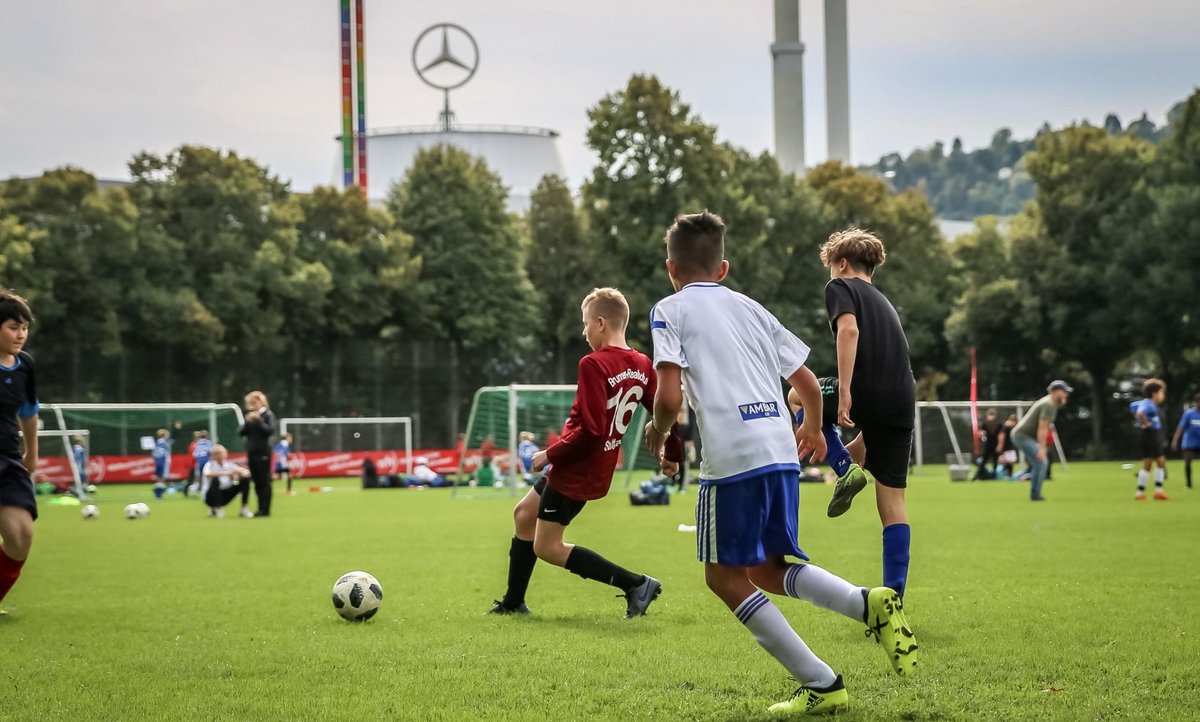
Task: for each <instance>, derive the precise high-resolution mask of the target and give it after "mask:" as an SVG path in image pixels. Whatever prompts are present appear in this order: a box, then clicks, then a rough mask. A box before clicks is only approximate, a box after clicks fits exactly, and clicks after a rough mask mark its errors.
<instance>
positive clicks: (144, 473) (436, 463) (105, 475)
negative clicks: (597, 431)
mask: <svg viewBox="0 0 1200 722" xmlns="http://www.w3.org/2000/svg"><path fill="white" fill-rule="evenodd" d="M419 457H424V458H425V459H426V460H427V461H428V463H429V468H431V469H433V470H434V471H436V472H437V473H439V474H450V473H454V472H456V471H458V452H457V451H455V450H454V449H419V450H418V449H414V450H413V463H414V464H415V463H416V460H417V459H418V458H419ZM479 458H480V457H479V452H478V451H470V452H467V458H466V463H465V465H464V470H466V471H474V470H475V467H476V466H478V465H479ZM229 459H230V460H231V461H233V462H234V463H235V464H241V465H243V466H244V465H245V464H246V455H245V454H230V455H229ZM366 459H370V460H371V461H372V462H374V463H375V470H376V471H377V472H378V473H379V474H407V473H408V468H407V459H406V458H405V454H404V451H403V450H399V451H396V450H389V451H315V452H308V453H303V452H293V453H292V454H291V455H290V461H291V466H292V473H293V475H294V476H295V477H296V478H303V477H308V478H319V477H327V476H358V475H360V474H361V473H362V465H363V461H364V460H366ZM494 460H495V463H496V465H497V466H498V467H499V468H501V469H504V468H507V466H508V454H496V455H495V457H494ZM191 462H192V459H191V457H190V456H187V455H186V454H174V455H172V456H171V466H170V468H169V470H168V476H169V477H170V478H172V479H184V478H187V475H188V474H187V472H188V466H189V465H190V464H191ZM274 463H275V460H274V459H272V460H271V464H272V468H274ZM37 475H38V481H48V482H50V483H52V484H69V483H71V482H72V481H73V479H72V477H71V466H70V463H69V462H68V461H67V459H66V457H53V456H51V457H43V458H40V459H38V466H37ZM87 480H88V482H89V483H92V484H101V483H104V482H130V481H135V482H136V481H146V482H149V481H154V459H153V458H151V457H150V456H149V455H148V454H146V455H139V456H102V455H98V456H93V457H91V458H89V459H88V462H87Z"/></svg>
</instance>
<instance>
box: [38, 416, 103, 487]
mask: <svg viewBox="0 0 1200 722" xmlns="http://www.w3.org/2000/svg"><path fill="white" fill-rule="evenodd" d="M37 435H38V468H37V481H38V483H41V482H49V483H51V484H54V485H55V486H56V487H58V488H59V489H60V490H64V489H67V488H70V489H73V490H74V494H75V496H76V497H78V498H79V499H81V500H83V499H87V498H88V495H87V459H88V458H89V457H90V453H89V452H88V448H89V446H90V445H91V444H90V437H91V432H89V431H88V430H87V429H54V430H47V429H38V432H37ZM76 444H78V445H79V446H80V447H81V450H82V454H81V457H82V458H80V457H77V456H76V454H75V446H76Z"/></svg>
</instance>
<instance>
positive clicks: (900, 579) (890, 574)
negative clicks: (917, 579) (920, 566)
mask: <svg viewBox="0 0 1200 722" xmlns="http://www.w3.org/2000/svg"><path fill="white" fill-rule="evenodd" d="M911 540H912V530H910V529H909V527H908V524H892V525H891V526H885V527H884V528H883V586H885V587H891V588H892V589H895V590H896V594H899V595H900V596H901V597H902V598H903V597H904V585H905V584H906V583H907V582H908V546H909V543H910V542H911Z"/></svg>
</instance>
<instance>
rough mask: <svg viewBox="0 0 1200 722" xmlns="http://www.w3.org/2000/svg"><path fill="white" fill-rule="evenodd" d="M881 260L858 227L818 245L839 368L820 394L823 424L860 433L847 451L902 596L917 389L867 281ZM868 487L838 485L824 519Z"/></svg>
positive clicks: (890, 581) (890, 313) (900, 335)
mask: <svg viewBox="0 0 1200 722" xmlns="http://www.w3.org/2000/svg"><path fill="white" fill-rule="evenodd" d="M886 256H887V254H886V253H885V252H884V249H883V243H882V242H881V241H880V240H879V239H878V238H876V237H875V236H873V235H871V234H870V233H867V232H865V231H861V230H859V229H857V228H851V229H849V230H845V231H841V232H839V233H835V234H833V235H832V236H830V237H829V240H828V241H827V242H826V243H825V244H824V245H823V246H821V263H823V264H824V265H825V266H826V267H827V268H829V276H830V281H829V283H828V284H827V285H826V286H825V308H826V310H827V311H828V313H829V327H830V329H832V331H833V335H834V338H835V339H836V341H837V365H838V377H837V378H834V379H821V388H822V393H823V395H824V396H825V399H824V401H825V404H824V405H825V408H826V409H827V413H826V417H825V425H827V426H828V425H830V424H832V423H837V424H838V425H840V426H842V427H843V428H849V427H855V428H858V430H859V432H860V433H859V435H858V436H857V437H856V438H855V439H854V440H853V441H851V442H850V443H849V444H848V445H847V447H846V448H847V450H848V451H849V452H850V455H851V456H852V457H853V458H854V459H855V461H857V462H858V463H860V464H862V466H863V467H865V468H866V470H867V471H869V472H871V474H872V475H873V476H874V477H875V480H876V482H877V483H876V484H875V504H876V507H877V508H878V511H879V520H880V521H881V522H882V523H883V584H884V586H887V587H891V588H892V589H894V590H896V593H897V594H899V595H901V596H903V595H904V587H905V584H906V582H907V580H908V562H909V544H910V539H911V533H910V530H909V526H908V513H907V511H906V509H905V505H904V489H905V487H906V486H907V485H908V462H909V457H910V455H911V451H912V436H913V423H914V421H915V419H914V415H915V411H916V383H915V381H914V379H913V373H912V364H911V363H910V362H909V358H908V338H907V337H906V336H905V335H904V328H903V327H902V326H901V325H900V316H899V314H897V313H896V309H895V308H894V307H893V306H892V304H891V303H890V302H889V301H888V300H887V298H886V297H885V296H884V295H883V294H882V293H880V292H879V289H877V288H876V287H875V286H874V284H873V283H872V282H871V277H872V275H873V274H874V273H875V269H877V268H879V267H880V266H882V265H883V262H884V259H885V258H886ZM835 409H836V415H835V412H834V410H835ZM852 413H853V416H852V415H851V414H852ZM831 453H832V451H831ZM865 486H866V483H865V479H858V478H855V477H852V476H847V477H846V478H842V479H838V484H837V487H836V488H835V490H834V493H833V498H832V499H831V500H830V502H829V511H828V513H829V516H831V517H834V516H840V515H842V514H844V513H845V512H846V511H847V510H849V508H850V503H851V501H852V500H853V498H854V495H855V494H857V493H858V492H860V491H862V489H863V488H864V487H865Z"/></svg>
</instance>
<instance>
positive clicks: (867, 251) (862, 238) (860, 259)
mask: <svg viewBox="0 0 1200 722" xmlns="http://www.w3.org/2000/svg"><path fill="white" fill-rule="evenodd" d="M841 260H846V261H848V262H849V263H850V265H851V266H853V267H854V268H855V269H856V270H860V271H864V272H866V274H867V275H868V276H869V275H871V274H872V273H874V272H875V269H876V268H879V267H880V266H882V265H883V262H884V261H885V260H887V251H885V250H883V241H881V240H879V239H878V238H876V237H875V236H874V235H873V234H871V233H868V232H867V231H864V230H862V229H861V228H847V229H846V230H844V231H838V232H837V233H834V234H833V235H831V236H829V240H827V241H825V243H824V244H823V245H822V246H821V264H822V265H824V266H825V267H826V268H828V267H830V266H832V265H833V264H835V263H837V262H838V261H841Z"/></svg>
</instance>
